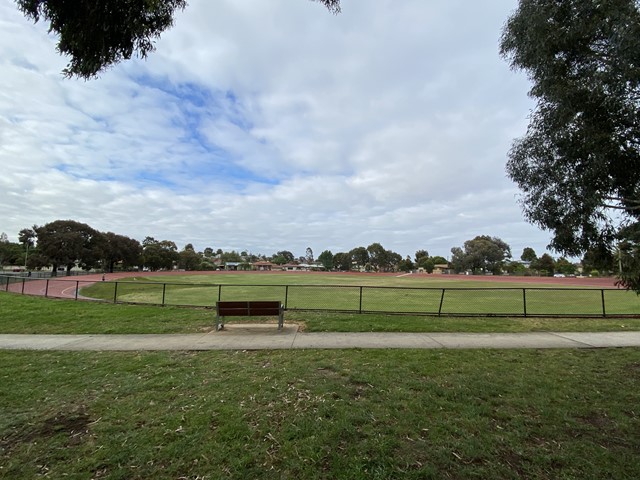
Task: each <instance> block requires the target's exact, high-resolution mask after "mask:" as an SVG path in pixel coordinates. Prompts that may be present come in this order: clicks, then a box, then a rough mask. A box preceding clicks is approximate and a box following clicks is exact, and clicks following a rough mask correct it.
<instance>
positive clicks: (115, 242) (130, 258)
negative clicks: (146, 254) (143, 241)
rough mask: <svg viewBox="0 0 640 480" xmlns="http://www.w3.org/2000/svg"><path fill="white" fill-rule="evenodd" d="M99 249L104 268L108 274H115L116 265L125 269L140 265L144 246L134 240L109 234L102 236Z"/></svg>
mask: <svg viewBox="0 0 640 480" xmlns="http://www.w3.org/2000/svg"><path fill="white" fill-rule="evenodd" d="M99 248H100V251H101V252H100V257H101V259H102V261H103V265H102V268H103V269H104V270H105V271H107V272H113V270H114V266H115V265H116V263H120V264H121V265H122V268H124V269H127V268H129V267H133V266H137V265H139V264H140V260H141V258H140V256H141V255H142V246H141V245H140V242H138V241H137V240H135V239H133V238H129V237H126V236H124V235H118V234H116V233H113V232H107V233H104V234H102V235H101V238H100V240H99Z"/></svg>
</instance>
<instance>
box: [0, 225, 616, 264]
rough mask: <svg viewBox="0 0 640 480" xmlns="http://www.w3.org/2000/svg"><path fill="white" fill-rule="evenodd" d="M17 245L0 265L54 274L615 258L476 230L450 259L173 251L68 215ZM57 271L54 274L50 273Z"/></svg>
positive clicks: (3, 250) (378, 250)
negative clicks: (561, 252) (515, 242)
mask: <svg viewBox="0 0 640 480" xmlns="http://www.w3.org/2000/svg"><path fill="white" fill-rule="evenodd" d="M18 240H19V242H18V243H12V242H9V240H8V237H7V235H6V234H5V233H2V234H0V266H2V265H14V266H21V267H22V266H24V267H25V268H26V269H28V270H40V269H43V268H51V269H52V271H53V272H58V271H59V270H63V271H66V273H67V274H69V272H70V271H71V269H73V268H76V267H77V268H81V269H83V270H87V271H89V270H98V271H103V272H114V271H115V270H125V271H126V270H135V269H138V270H151V271H157V270H172V269H175V268H178V269H182V270H188V271H195V270H217V269H221V268H229V266H230V265H233V267H234V269H240V270H243V269H245V270H249V269H251V268H252V264H253V263H255V262H259V261H268V262H271V263H273V264H275V265H287V264H306V265H307V266H312V267H317V268H322V269H324V270H327V271H354V270H355V271H368V272H395V271H401V272H411V271H423V272H427V273H432V272H433V271H434V270H435V269H436V268H437V269H440V270H441V271H447V272H449V273H463V272H466V273H473V274H495V275H499V274H520V275H524V274H535V275H553V274H554V273H561V274H565V275H573V274H575V273H576V272H577V271H578V268H579V267H582V269H583V270H584V271H585V272H586V273H588V274H607V273H611V272H614V271H615V264H613V263H609V264H603V263H602V262H601V258H600V256H599V255H597V252H592V253H591V254H588V255H585V258H584V259H583V261H582V265H577V264H574V263H572V262H570V261H569V260H567V259H566V258H564V257H560V258H559V259H557V260H556V259H554V258H553V257H551V255H549V254H548V253H544V254H543V255H542V256H540V257H538V256H537V255H536V253H535V251H534V250H533V248H531V247H527V248H525V249H524V250H523V252H522V255H521V257H520V260H513V259H512V254H511V247H510V246H509V245H508V244H507V243H506V242H504V241H503V240H502V239H500V238H498V237H491V236H488V235H479V236H476V237H475V238H473V239H470V240H467V241H466V242H464V245H463V246H462V247H453V248H452V249H451V260H448V259H447V258H444V257H442V256H439V255H435V256H431V255H429V253H428V251H427V250H424V249H420V250H417V251H416V252H415V254H414V256H413V258H411V257H410V256H408V255H407V256H405V257H403V256H402V255H400V254H399V253H397V252H394V251H393V250H388V249H386V248H384V247H383V246H382V245H381V244H380V243H377V242H376V243H372V244H370V245H369V246H367V247H364V246H359V247H355V248H353V249H351V250H349V251H346V252H336V253H333V252H332V251H331V250H324V251H322V252H321V253H320V254H319V255H318V257H317V258H315V257H314V253H313V250H312V248H311V247H307V249H306V251H305V254H304V255H303V256H299V257H296V256H295V255H294V254H293V253H292V252H291V251H289V250H281V251H278V252H275V253H273V254H271V255H265V254H260V253H258V254H255V253H250V252H247V251H240V252H237V251H235V250H231V251H226V252H225V251H223V250H222V249H217V250H214V249H213V248H212V247H207V248H205V249H204V250H203V251H200V252H198V251H196V250H195V248H194V247H193V245H192V244H191V243H188V244H187V245H185V247H184V248H183V249H182V250H178V247H177V245H176V244H175V242H173V241H171V240H157V239H155V238H154V237H151V236H147V237H145V239H144V240H143V241H142V242H139V241H138V240H136V239H133V238H130V237H127V236H125V235H120V234H117V233H113V232H100V231H98V230H96V229H94V228H92V227H91V226H89V225H87V224H85V223H80V222H77V221H74V220H56V221H53V222H50V223H47V224H45V225H42V226H38V225H34V226H33V227H30V228H23V229H22V230H20V232H19V234H18ZM54 274H55V273H54Z"/></svg>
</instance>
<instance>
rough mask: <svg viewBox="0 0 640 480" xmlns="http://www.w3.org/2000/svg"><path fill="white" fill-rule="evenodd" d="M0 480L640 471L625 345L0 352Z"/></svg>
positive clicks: (635, 379) (619, 474)
mask: <svg viewBox="0 0 640 480" xmlns="http://www.w3.org/2000/svg"><path fill="white" fill-rule="evenodd" d="M0 364H1V365H2V370H1V371H0V375H1V376H2V378H1V381H0V478H7V479H14V478H37V477H41V476H48V477H50V478H78V479H79V478H95V479H107V478H108V479H114V480H115V479H147V478H154V479H194V480H195V479H200V480H205V479H207V480H211V479H218V478H228V479H245V478H254V479H272V478H291V479H294V478H295V479H298V478H301V479H329V478H330V479H400V478H402V479H428V478H434V479H440V478H482V479H484V478H492V479H515V478H523V477H524V478H529V479H549V478H565V479H569V478H576V479H577V478H616V479H623V478H640V462H638V461H637V459H638V455H640V410H638V405H639V404H640V392H639V390H638V388H637V387H638V383H639V382H640V357H639V355H638V351H637V350H634V349H612V350H586V351H585V350H562V351H560V350H540V351H536V350H528V351H502V350H501V351H490V350H485V351H459V350H458V351H431V350H425V351H399V350H389V351H376V350H368V351H361V350H342V351H317V350H313V351H297V352H292V351H271V352H269V351H265V352H199V353H193V352H153V353H152V352H147V353H114V352H73V353H71V352H65V353H60V352H58V353H56V352H21V351H2V352H0Z"/></svg>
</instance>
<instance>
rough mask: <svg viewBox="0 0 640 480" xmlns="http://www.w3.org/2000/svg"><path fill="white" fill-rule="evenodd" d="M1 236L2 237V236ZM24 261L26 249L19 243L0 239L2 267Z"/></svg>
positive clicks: (0, 265) (0, 262)
mask: <svg viewBox="0 0 640 480" xmlns="http://www.w3.org/2000/svg"><path fill="white" fill-rule="evenodd" d="M0 238H1V237H0ZM23 263H24V250H23V249H22V245H20V244H19V243H13V242H10V241H9V240H8V238H7V241H1V240H0V267H2V266H3V265H21V264H23Z"/></svg>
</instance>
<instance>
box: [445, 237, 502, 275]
mask: <svg viewBox="0 0 640 480" xmlns="http://www.w3.org/2000/svg"><path fill="white" fill-rule="evenodd" d="M451 254H452V258H451V264H452V265H453V268H454V270H455V271H457V272H461V271H463V270H471V271H473V272H482V273H487V272H492V273H496V274H497V273H500V272H501V269H502V267H503V266H504V261H505V260H506V259H508V258H511V247H509V245H507V244H506V243H505V242H504V241H503V240H501V239H500V238H498V237H490V236H488V235H478V236H477V237H475V238H473V239H471V240H467V241H466V242H464V250H463V249H462V248H460V247H454V248H452V249H451Z"/></svg>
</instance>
